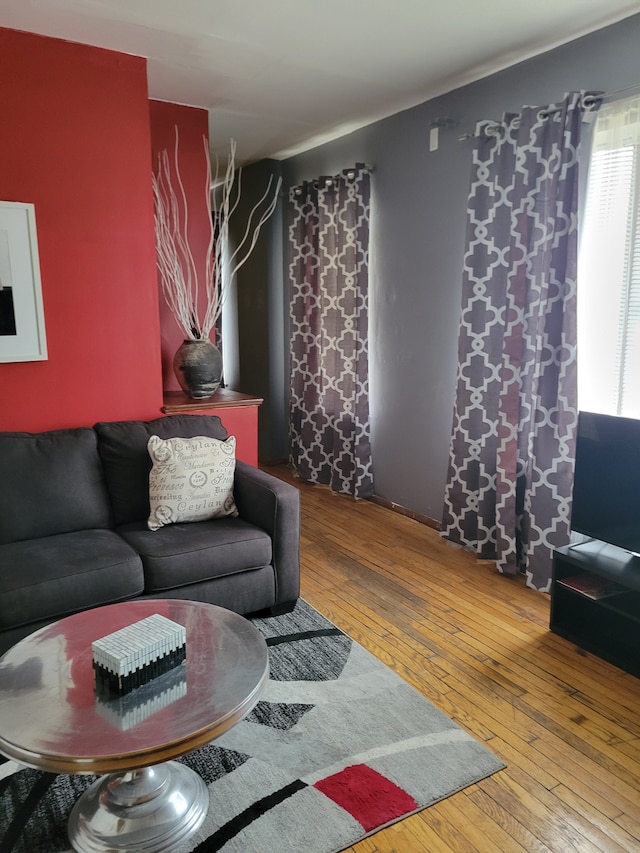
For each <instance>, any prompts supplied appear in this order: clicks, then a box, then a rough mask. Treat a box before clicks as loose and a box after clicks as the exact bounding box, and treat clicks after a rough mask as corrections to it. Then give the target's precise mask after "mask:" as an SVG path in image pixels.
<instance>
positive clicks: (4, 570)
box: [0, 415, 300, 654]
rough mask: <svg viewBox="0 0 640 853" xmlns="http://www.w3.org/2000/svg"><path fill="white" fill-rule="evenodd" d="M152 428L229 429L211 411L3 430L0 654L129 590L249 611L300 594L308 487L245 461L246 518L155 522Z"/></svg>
mask: <svg viewBox="0 0 640 853" xmlns="http://www.w3.org/2000/svg"><path fill="white" fill-rule="evenodd" d="M151 435H158V436H160V437H161V438H174V437H182V438H193V437H195V436H201V435H204V436H208V437H211V438H219V439H223V440H224V439H226V438H227V432H226V430H225V429H224V427H223V426H222V423H221V421H220V419H219V418H217V417H215V416H210V415H170V416H168V417H163V418H157V419H155V420H151V421H114V422H103V423H98V424H96V425H95V426H94V427H93V428H89V427H80V428H77V429H63V430H53V431H50V432H42V433H19V432H12V433H8V432H5V433H0V654H3V653H4V652H5V651H6V650H7V649H8V648H10V647H11V646H12V645H13V644H14V643H15V642H17V641H18V640H19V639H21V638H22V637H24V636H26V635H27V634H30V633H31V632H32V631H35V630H36V629H37V628H40V627H42V626H43V625H46V624H48V623H50V622H52V621H54V620H56V619H59V618H61V617H62V616H65V615H68V614H70V613H74V612H77V611H79V610H85V609H88V608H91V607H97V606H100V605H104V604H111V603H114V602H117V601H123V600H127V599H133V598H186V599H192V600H197V601H206V602H210V603H212V604H218V605H220V606H222V607H226V608H228V609H230V610H235V611H236V612H238V613H245V614H246V613H252V612H256V611H260V610H264V609H271V610H272V611H277V610H281V609H285V608H286V607H287V606H288V605H290V604H291V603H293V602H294V601H295V600H296V599H297V597H298V594H299V577H300V572H299V535H300V532H299V531H300V505H299V494H298V490H297V489H296V488H295V487H294V486H291V485H290V484H288V483H284V482H282V481H281V480H279V479H277V478H276V477H273V476H271V475H269V474H267V473H266V472H264V471H260V470H259V469H257V468H254V467H252V466H250V465H247V464H246V463H243V462H241V461H239V460H238V461H237V462H236V469H235V478H234V499H235V502H236V506H237V508H238V517H228V518H219V519H214V520H210V521H198V522H192V523H188V524H185V523H181V524H171V525H168V526H166V527H162V528H161V529H160V530H154V531H151V530H149V529H148V527H147V519H148V517H149V471H150V469H151V460H150V458H149V453H148V451H147V441H148V439H149V437H150V436H151Z"/></svg>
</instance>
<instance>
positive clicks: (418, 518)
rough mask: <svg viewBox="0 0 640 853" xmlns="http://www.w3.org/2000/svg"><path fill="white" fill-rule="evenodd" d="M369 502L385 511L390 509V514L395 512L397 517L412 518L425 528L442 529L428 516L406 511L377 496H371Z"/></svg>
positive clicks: (409, 510)
mask: <svg viewBox="0 0 640 853" xmlns="http://www.w3.org/2000/svg"><path fill="white" fill-rule="evenodd" d="M369 500H370V501H371V503H374V504H378V505H379V506H383V507H385V509H390V510H391V511H392V512H397V513H398V514H399V515H406V516H407V518H412V519H413V520H414V521H418V522H419V523H420V524H425V525H426V526H427V527H432V528H433V529H434V530H441V529H442V525H441V524H440V522H439V521H436V519H435V518H429V516H428V515H421V514H420V513H419V512H414V510H412V509H408V508H407V507H406V506H402V505H401V504H397V503H394V502H393V501H388V500H387V499H386V498H381V497H380V496H379V495H373V496H372V497H371V498H369Z"/></svg>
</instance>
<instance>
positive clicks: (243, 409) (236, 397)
mask: <svg viewBox="0 0 640 853" xmlns="http://www.w3.org/2000/svg"><path fill="white" fill-rule="evenodd" d="M261 404H262V398H261V397H252V396H251V395H250V394H242V393H240V391H231V390H230V389H229V388H218V390H217V391H216V393H215V394H214V395H213V397H209V398H208V399H207V400H192V399H191V397H187V395H186V394H184V393H183V392H182V391H165V392H164V405H163V407H162V411H163V412H164V414H165V415H175V414H198V415H217V416H218V417H219V418H220V420H221V421H222V424H223V426H224V427H225V429H226V430H227V432H228V433H229V435H235V437H236V440H237V444H236V458H237V459H241V460H242V461H243V462H247V463H248V464H249V465H256V466H257V464H258V408H259V407H260V405H261Z"/></svg>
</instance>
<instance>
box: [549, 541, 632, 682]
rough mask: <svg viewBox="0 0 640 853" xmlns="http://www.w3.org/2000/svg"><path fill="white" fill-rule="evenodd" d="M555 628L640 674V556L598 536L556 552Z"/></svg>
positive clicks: (629, 670)
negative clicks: (610, 543)
mask: <svg viewBox="0 0 640 853" xmlns="http://www.w3.org/2000/svg"><path fill="white" fill-rule="evenodd" d="M549 627H550V628H551V630H552V631H553V632H554V633H556V634H559V635H560V636H561V637H564V638H565V639H567V640H569V641H570V642H572V643H575V644H576V645H578V646H580V647H581V648H583V649H585V650H586V651H589V652H592V653H593V654H595V655H598V657H601V658H603V659H604V660H607V661H609V662H610V663H613V664H615V666H619V667H620V668H621V669H624V670H625V671H626V672H629V673H631V674H632V675H636V676H640V557H635V556H633V555H632V554H630V553H629V552H628V551H623V550H622V549H621V548H616V547H615V546H614V545H608V544H607V543H605V542H600V541H598V540H592V541H589V542H584V543H580V544H577V545H569V546H566V547H564V548H558V549H557V550H556V551H554V555H553V573H552V578H551V620H550V625H549Z"/></svg>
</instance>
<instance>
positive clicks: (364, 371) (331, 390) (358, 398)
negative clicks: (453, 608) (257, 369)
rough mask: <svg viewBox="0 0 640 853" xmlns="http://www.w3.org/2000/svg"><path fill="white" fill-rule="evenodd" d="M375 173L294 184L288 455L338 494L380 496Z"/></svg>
mask: <svg viewBox="0 0 640 853" xmlns="http://www.w3.org/2000/svg"><path fill="white" fill-rule="evenodd" d="M369 193H370V187H369V174H368V171H367V170H366V169H365V168H364V167H362V166H360V165H357V166H356V167H355V168H353V169H347V170H345V171H344V172H343V173H342V174H340V175H337V176H334V177H328V178H324V177H323V178H319V179H318V180H317V181H313V182H310V183H305V184H303V185H301V186H299V187H293V188H292V189H291V191H290V194H289V197H290V201H291V207H292V220H291V225H290V228H289V237H290V250H291V263H290V278H291V288H292V298H291V411H290V442H291V445H290V446H291V451H290V460H291V463H292V465H293V467H294V469H295V471H296V472H297V474H298V476H299V477H300V478H301V479H303V480H305V481H307V482H311V483H323V484H325V485H329V486H330V487H331V489H332V490H333V491H335V492H340V493H343V494H351V495H353V496H354V497H356V498H366V497H370V496H371V495H372V494H373V474H372V467H371V442H370V431H369V376H368V372H369V356H368V279H369V210H370V196H369Z"/></svg>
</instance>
